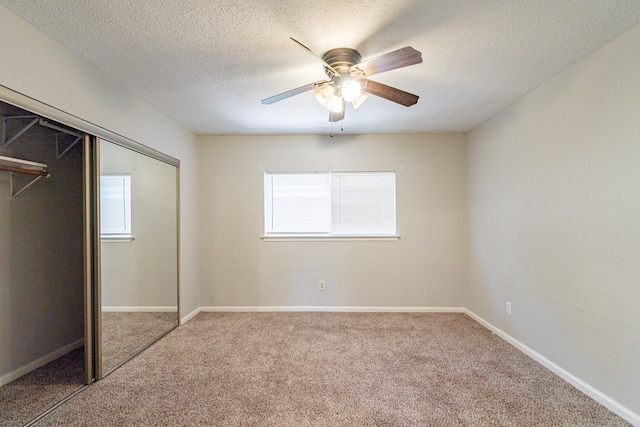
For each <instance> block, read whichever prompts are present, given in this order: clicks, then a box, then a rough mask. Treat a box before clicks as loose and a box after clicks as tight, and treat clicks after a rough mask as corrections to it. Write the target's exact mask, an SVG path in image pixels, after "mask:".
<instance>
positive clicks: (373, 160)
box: [200, 135, 465, 307]
mask: <svg viewBox="0 0 640 427" xmlns="http://www.w3.org/2000/svg"><path fill="white" fill-rule="evenodd" d="M464 143H465V138H464V136H462V135H358V136H349V135H340V136H336V137H334V138H330V137H329V136H321V135H318V136H309V135H306V136H291V135H289V136H234V137H202V138H200V161H201V162H202V163H201V165H202V168H201V186H202V191H201V203H200V215H201V231H202V236H201V238H202V243H201V248H202V252H201V264H202V272H203V274H202V305H203V306H252V307H254V306H257V307H264V306H343V307H344V306H352V307H369V306H373V307H463V306H464V305H465V300H464V218H465V217H464V203H465V201H464V193H465V190H464V184H465V183H464V156H465V146H464ZM326 170H336V171H352V170H353V171H359V170H364V171H370V170H383V171H396V173H397V175H396V186H397V229H398V233H399V234H400V235H401V239H400V240H398V241H394V242H264V241H262V240H261V239H260V237H261V235H262V233H263V231H264V225H263V185H264V184H263V182H264V178H263V176H264V172H265V171H269V172H280V171H326ZM319 279H324V280H326V287H327V290H326V291H324V292H320V291H318V280H319Z"/></svg>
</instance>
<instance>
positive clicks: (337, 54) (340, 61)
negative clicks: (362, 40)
mask: <svg viewBox="0 0 640 427" xmlns="http://www.w3.org/2000/svg"><path fill="white" fill-rule="evenodd" d="M361 59H362V58H361V56H360V53H359V52H358V51H357V50H355V49H350V48H348V47H339V48H337V49H331V50H330V51H328V52H327V53H325V54H324V55H323V56H322V60H323V61H324V62H326V63H327V64H329V65H331V66H332V67H333V69H334V70H336V71H337V72H338V73H340V74H342V75H348V74H349V68H350V67H351V66H352V65H355V64H359V63H360V62H361ZM324 71H325V73H327V75H328V76H329V77H333V72H332V71H331V70H330V69H328V68H326V67H325V69H324Z"/></svg>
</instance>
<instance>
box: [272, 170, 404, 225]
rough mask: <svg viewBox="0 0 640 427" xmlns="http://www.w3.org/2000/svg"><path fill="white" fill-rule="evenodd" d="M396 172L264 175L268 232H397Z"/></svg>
mask: <svg viewBox="0 0 640 427" xmlns="http://www.w3.org/2000/svg"><path fill="white" fill-rule="evenodd" d="M395 188H396V185H395V173H394V172H317V173H266V174H265V234H266V235H277V234H318V235H327V236H392V235H395V234H396V200H395Z"/></svg>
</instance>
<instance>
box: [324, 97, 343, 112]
mask: <svg viewBox="0 0 640 427" xmlns="http://www.w3.org/2000/svg"><path fill="white" fill-rule="evenodd" d="M327 108H328V109H329V111H331V112H333V113H341V112H342V111H344V100H343V99H342V97H340V96H337V95H334V96H332V97H331V98H330V99H329V102H328V103H327Z"/></svg>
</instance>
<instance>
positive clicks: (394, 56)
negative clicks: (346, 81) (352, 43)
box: [349, 46, 422, 76]
mask: <svg viewBox="0 0 640 427" xmlns="http://www.w3.org/2000/svg"><path fill="white" fill-rule="evenodd" d="M421 62H422V54H421V53H420V52H419V51H417V50H415V49H414V48H412V47H411V46H406V47H403V48H402V49H398V50H394V51H393V52H389V53H385V54H384V55H380V56H378V57H375V58H373V59H369V60H367V61H364V62H361V63H359V64H356V65H352V66H351V67H350V68H349V72H350V73H351V75H354V76H359V75H364V76H372V75H374V74H380V73H384V72H385V71H389V70H395V69H396V68H402V67H407V66H409V65H414V64H419V63H421Z"/></svg>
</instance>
